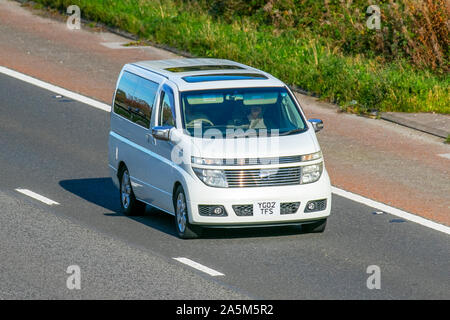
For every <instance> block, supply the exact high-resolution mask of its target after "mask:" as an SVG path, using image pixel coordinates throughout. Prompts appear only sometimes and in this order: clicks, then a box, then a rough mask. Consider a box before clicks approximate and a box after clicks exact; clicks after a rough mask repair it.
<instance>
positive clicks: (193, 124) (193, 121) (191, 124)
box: [186, 118, 214, 127]
mask: <svg viewBox="0 0 450 320" xmlns="http://www.w3.org/2000/svg"><path fill="white" fill-rule="evenodd" d="M197 121H201V122H206V123H207V124H209V125H210V126H214V123H212V121H211V120H209V119H205V118H200V119H195V120H192V121H190V122H189V123H188V124H186V127H194V126H195V122H197Z"/></svg>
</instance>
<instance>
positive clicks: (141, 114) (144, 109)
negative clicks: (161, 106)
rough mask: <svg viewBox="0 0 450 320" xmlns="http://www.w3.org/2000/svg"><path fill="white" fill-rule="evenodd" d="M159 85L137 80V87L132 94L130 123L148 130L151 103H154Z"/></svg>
mask: <svg viewBox="0 0 450 320" xmlns="http://www.w3.org/2000/svg"><path fill="white" fill-rule="evenodd" d="M158 87H159V85H158V84H157V83H155V82H152V81H150V80H146V79H143V78H140V79H139V84H138V87H137V88H136V91H135V92H134V99H133V101H132V105H131V107H132V110H131V111H132V121H133V122H136V123H137V124H139V125H141V126H143V127H146V128H149V127H150V119H151V118H152V111H153V103H154V101H155V96H156V91H157V90H158Z"/></svg>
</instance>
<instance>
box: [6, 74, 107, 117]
mask: <svg viewBox="0 0 450 320" xmlns="http://www.w3.org/2000/svg"><path fill="white" fill-rule="evenodd" d="M0 73H3V74H6V75H8V76H10V77H13V78H16V79H19V80H22V81H25V82H27V83H30V84H32V85H35V86H37V87H40V88H43V89H47V90H49V91H53V92H55V93H57V94H60V95H62V96H64V97H67V98H70V99H73V100H76V101H79V102H82V103H85V104H88V105H90V106H92V107H94V108H97V109H100V110H103V111H106V112H110V111H111V106H109V105H107V104H105V103H103V102H99V101H97V100H94V99H91V98H88V97H85V96H83V95H81V94H78V93H75V92H72V91H69V90H66V89H63V88H61V87H58V86H55V85H52V84H50V83H47V82H44V81H41V80H38V79H36V78H33V77H30V76H27V75H25V74H23V73H20V72H17V71H14V70H11V69H8V68H5V67H3V66H0Z"/></svg>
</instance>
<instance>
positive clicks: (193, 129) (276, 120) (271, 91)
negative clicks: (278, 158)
mask: <svg viewBox="0 0 450 320" xmlns="http://www.w3.org/2000/svg"><path fill="white" fill-rule="evenodd" d="M180 101H181V109H182V110H181V111H182V116H183V127H184V129H186V131H187V133H188V134H189V135H191V136H197V135H198V134H201V135H202V136H203V135H204V134H205V132H206V131H207V130H210V129H217V130H219V131H220V132H221V133H222V134H224V136H226V135H227V134H228V133H230V132H239V133H240V134H241V135H244V136H252V135H256V136H260V135H264V136H270V135H278V134H279V135H288V134H294V133H298V132H303V131H306V130H307V128H308V127H307V125H306V123H305V121H304V119H303V117H302V115H301V113H300V111H299V110H298V108H297V106H296V105H295V103H294V101H293V99H292V97H291V95H290V94H289V92H288V91H287V90H286V88H283V87H276V88H236V89H214V90H202V91H186V92H181V95H180ZM217 130H216V132H217ZM235 136H237V134H234V137H235Z"/></svg>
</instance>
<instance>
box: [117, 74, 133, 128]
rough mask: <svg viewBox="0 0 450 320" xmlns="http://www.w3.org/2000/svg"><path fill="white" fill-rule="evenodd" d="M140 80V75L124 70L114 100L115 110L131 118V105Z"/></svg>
mask: <svg viewBox="0 0 450 320" xmlns="http://www.w3.org/2000/svg"><path fill="white" fill-rule="evenodd" d="M138 82H139V77H138V76H135V75H133V74H131V73H129V72H124V73H123V74H122V78H120V82H119V86H118V88H117V92H116V98H115V100H114V112H115V113H117V114H120V115H121V116H123V117H125V118H127V119H129V120H131V112H130V109H129V106H130V104H131V101H132V100H133V95H134V90H135V89H136V87H137V84H138Z"/></svg>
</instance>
